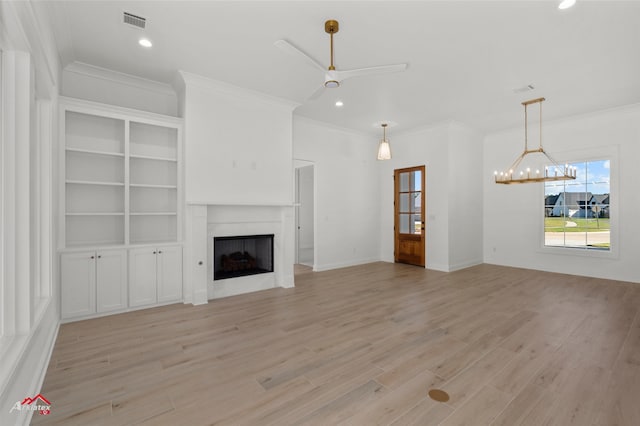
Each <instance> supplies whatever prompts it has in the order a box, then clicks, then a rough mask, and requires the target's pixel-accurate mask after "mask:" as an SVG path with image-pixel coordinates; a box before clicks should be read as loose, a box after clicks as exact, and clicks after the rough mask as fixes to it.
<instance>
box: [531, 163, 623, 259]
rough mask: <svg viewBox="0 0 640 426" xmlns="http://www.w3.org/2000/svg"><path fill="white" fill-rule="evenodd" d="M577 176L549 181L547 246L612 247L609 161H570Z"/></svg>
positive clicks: (545, 239)
mask: <svg viewBox="0 0 640 426" xmlns="http://www.w3.org/2000/svg"><path fill="white" fill-rule="evenodd" d="M569 166H574V167H576V168H577V172H576V176H577V177H576V179H575V180H567V181H556V182H546V183H545V187H544V245H545V246H548V247H568V248H577V249H585V250H605V251H608V250H610V249H611V226H610V222H609V218H610V215H611V207H610V201H611V200H610V196H611V193H610V176H611V173H610V162H609V160H597V161H585V162H580V163H571V164H569Z"/></svg>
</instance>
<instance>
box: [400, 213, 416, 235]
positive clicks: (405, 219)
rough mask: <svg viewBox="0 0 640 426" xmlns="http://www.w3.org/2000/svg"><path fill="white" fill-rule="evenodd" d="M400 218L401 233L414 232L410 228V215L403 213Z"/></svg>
mask: <svg viewBox="0 0 640 426" xmlns="http://www.w3.org/2000/svg"><path fill="white" fill-rule="evenodd" d="M399 216H400V217H399V219H400V233H401V234H412V233H413V231H411V230H410V228H409V215H408V214H401V215H399Z"/></svg>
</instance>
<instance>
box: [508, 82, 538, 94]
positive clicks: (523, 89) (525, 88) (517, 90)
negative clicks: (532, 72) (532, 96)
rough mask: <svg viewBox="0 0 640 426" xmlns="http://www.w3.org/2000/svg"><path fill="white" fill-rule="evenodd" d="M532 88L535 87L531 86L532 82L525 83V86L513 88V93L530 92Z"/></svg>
mask: <svg viewBox="0 0 640 426" xmlns="http://www.w3.org/2000/svg"><path fill="white" fill-rule="evenodd" d="M533 89H535V87H533V84H527V85H526V86H522V87H516V88H515V89H513V93H525V92H530V91H532V90H533Z"/></svg>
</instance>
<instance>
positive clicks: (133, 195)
mask: <svg viewBox="0 0 640 426" xmlns="http://www.w3.org/2000/svg"><path fill="white" fill-rule="evenodd" d="M60 106H61V114H62V118H61V140H62V141H63V143H64V145H63V147H64V149H63V151H64V152H63V153H62V155H61V170H62V172H63V175H64V179H63V185H62V186H63V188H61V192H62V195H63V198H64V203H63V206H62V207H63V210H64V211H63V216H62V217H63V219H61V227H62V229H64V248H74V247H88V246H91V247H100V246H112V245H135V244H149V243H154V244H155V243H171V242H176V241H179V240H180V239H181V235H180V223H181V209H180V205H181V203H180V202H179V200H180V198H181V193H182V189H181V156H180V150H181V143H180V137H181V122H180V120H179V119H177V118H173V117H165V116H160V115H156V114H150V113H144V112H140V111H135V110H129V109H125V108H119V107H111V106H108V105H103V104H97V103H94V102H88V101H82V100H77V99H69V98H62V99H61V103H60Z"/></svg>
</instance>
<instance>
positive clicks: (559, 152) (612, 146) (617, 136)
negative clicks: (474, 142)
mask: <svg viewBox="0 0 640 426" xmlns="http://www.w3.org/2000/svg"><path fill="white" fill-rule="evenodd" d="M543 134H544V140H543V146H544V147H545V149H546V150H547V151H548V152H549V154H551V155H552V156H553V157H554V158H555V159H556V160H557V161H560V162H565V161H571V160H588V159H598V158H603V157H611V182H612V188H611V193H612V195H611V201H612V218H611V227H612V253H611V254H610V255H604V256H603V255H601V253H595V254H592V255H587V254H583V252H579V253H576V251H574V250H570V249H555V250H554V249H548V248H547V249H544V248H543V247H542V246H543V236H542V233H543V230H542V227H543V207H542V205H543V194H544V189H543V187H542V185H534V184H526V185H496V184H495V183H493V171H494V170H501V169H504V167H508V165H509V164H510V163H511V162H512V161H513V160H514V159H515V157H516V156H517V155H519V154H520V152H522V149H523V143H524V142H523V140H522V139H523V135H522V129H521V128H518V129H513V130H510V131H505V132H501V133H495V134H491V135H488V136H487V137H486V138H485V140H484V170H483V177H482V179H483V182H484V260H485V262H486V263H492V264H498V265H507V266H516V267H523V268H531V269H539V270H545V271H551V272H561V273H567V274H575V275H583V276H591V277H597V278H609V279H617V280H623V281H632V282H640V268H638V259H639V258H640V246H638V240H639V236H640V231H639V229H638V227H637V217H638V212H639V211H640V197H638V195H637V192H638V190H637V182H638V179H637V164H638V159H640V106H638V105H634V106H629V107H624V108H619V109H615V110H609V111H602V112H596V113H592V114H588V115H583V116H577V117H569V118H565V119H563V120H557V121H553V122H544V123H543ZM534 143H535V144H536V145H537V138H536V140H535V141H534ZM558 253H563V254H558Z"/></svg>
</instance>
